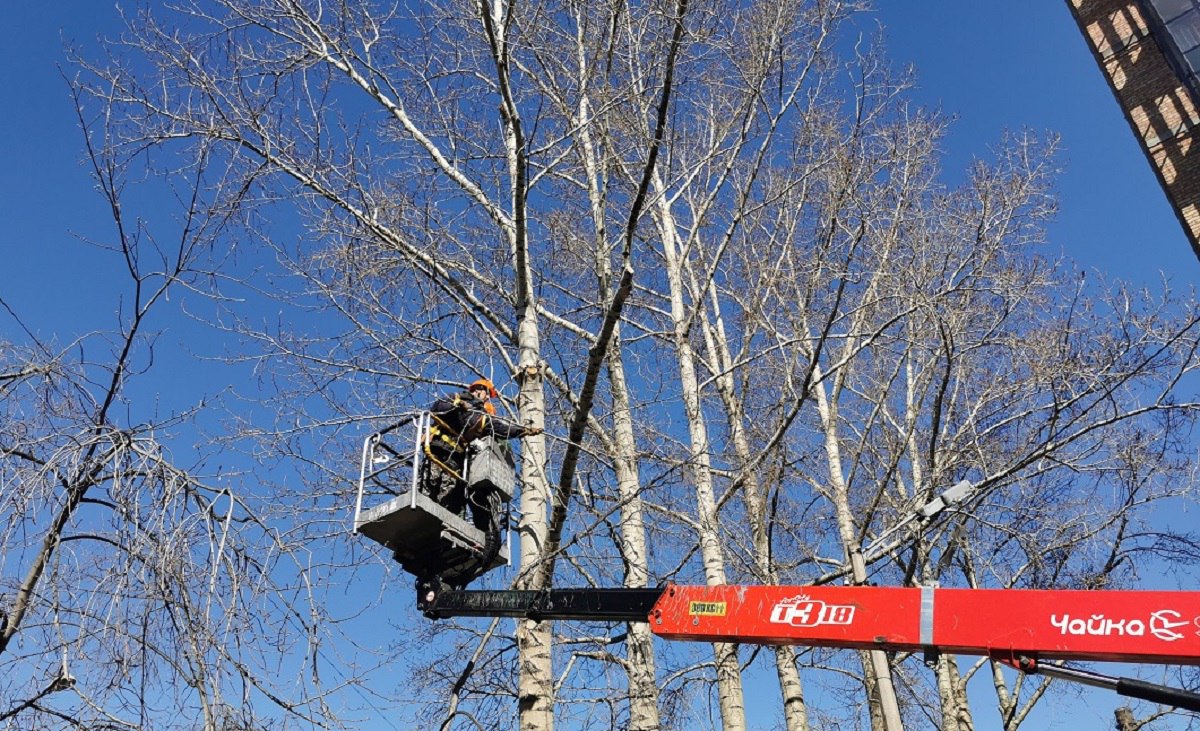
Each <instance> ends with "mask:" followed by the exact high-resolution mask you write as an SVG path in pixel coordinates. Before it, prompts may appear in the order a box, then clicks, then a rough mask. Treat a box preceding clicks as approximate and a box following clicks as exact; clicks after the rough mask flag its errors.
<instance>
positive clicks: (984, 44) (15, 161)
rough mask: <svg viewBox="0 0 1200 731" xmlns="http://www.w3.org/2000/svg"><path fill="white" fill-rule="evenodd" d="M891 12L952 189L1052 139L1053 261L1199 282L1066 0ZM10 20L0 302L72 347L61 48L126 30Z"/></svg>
mask: <svg viewBox="0 0 1200 731" xmlns="http://www.w3.org/2000/svg"><path fill="white" fill-rule="evenodd" d="M881 4H882V5H884V6H885V7H883V8H882V9H881V10H880V11H879V12H877V13H874V14H873V15H871V16H868V17H865V18H863V19H862V20H861V21H860V25H861V27H862V28H863V31H864V32H865V33H872V32H874V30H875V24H876V23H878V24H881V25H882V26H883V27H884V29H885V34H886V38H887V45H888V47H889V51H890V55H891V57H892V59H893V60H894V61H895V62H896V63H897V64H908V63H911V64H913V65H915V67H916V71H917V83H918V88H917V89H916V91H915V98H916V99H917V100H918V101H919V102H920V103H922V104H924V105H927V106H931V107H935V108H939V109H940V110H941V111H942V112H944V113H945V114H948V115H951V116H952V117H954V118H955V119H956V120H957V121H956V122H955V124H954V125H953V127H952V130H951V133H950V135H949V137H948V138H947V139H946V140H945V142H944V148H945V150H946V153H947V154H946V158H945V163H944V165H945V170H946V176H947V180H948V181H951V182H952V181H954V180H955V179H956V177H957V176H958V175H960V174H961V171H962V170H963V169H965V167H966V166H967V165H968V163H969V162H970V160H971V159H972V157H975V156H985V155H986V154H987V148H988V147H989V146H991V145H995V144H996V143H998V142H999V140H1000V138H1001V135H1002V133H1003V131H1004V130H1006V129H1008V130H1019V129H1022V128H1029V129H1032V130H1034V131H1036V132H1047V131H1054V132H1057V133H1058V134H1060V135H1061V136H1062V150H1063V152H1062V158H1061V162H1062V164H1063V167H1064V172H1063V174H1062V176H1061V177H1060V178H1059V182H1058V191H1059V214H1058V217H1057V220H1056V221H1055V222H1054V224H1053V225H1052V227H1051V228H1050V231H1049V243H1048V245H1047V247H1048V248H1047V253H1048V255H1050V256H1053V255H1054V254H1053V252H1058V251H1061V252H1062V253H1063V254H1065V255H1066V256H1067V257H1069V258H1071V259H1073V260H1075V261H1076V262H1077V264H1078V265H1079V266H1081V267H1084V268H1087V269H1092V270H1096V271H1098V272H1100V273H1103V274H1105V275H1107V276H1109V277H1113V278H1124V279H1128V280H1131V281H1133V282H1135V283H1153V282H1154V281H1155V280H1156V279H1157V278H1158V277H1159V276H1160V273H1161V274H1165V276H1167V277H1168V278H1169V279H1170V280H1171V281H1172V282H1173V283H1174V285H1175V286H1176V288H1178V289H1183V288H1187V287H1191V286H1192V285H1194V284H1195V283H1196V281H1197V279H1198V278H1200V262H1197V259H1196V257H1195V256H1194V254H1193V253H1192V250H1191V248H1190V246H1189V245H1188V242H1187V240H1186V238H1185V236H1184V234H1183V232H1182V231H1181V229H1180V227H1179V223H1178V221H1177V219H1176V218H1175V215H1174V214H1173V212H1172V211H1171V209H1170V207H1169V206H1168V204H1167V202H1166V198H1165V196H1164V195H1163V193H1162V191H1161V190H1160V189H1159V187H1158V183H1157V180H1156V178H1155V177H1154V175H1153V173H1152V171H1151V169H1150V167H1149V165H1148V163H1147V162H1146V159H1145V157H1144V156H1143V154H1142V152H1141V150H1140V149H1139V147H1138V145H1137V142H1136V140H1135V139H1134V137H1133V135H1132V133H1131V132H1130V130H1129V128H1128V125H1127V124H1126V122H1125V119H1124V117H1123V116H1122V114H1121V112H1120V109H1119V107H1118V106H1117V104H1116V101H1115V100H1114V99H1113V96H1112V93H1111V92H1110V91H1109V89H1108V86H1107V85H1106V83H1105V81H1104V79H1103V77H1102V75H1101V73H1100V71H1099V70H1098V69H1097V68H1096V65H1095V63H1094V61H1093V60H1092V57H1091V55H1090V53H1089V52H1088V50H1087V47H1086V45H1085V43H1084V41H1083V39H1082V38H1081V37H1080V35H1079V32H1078V30H1077V29H1076V27H1075V24H1074V22H1073V21H1072V19H1071V17H1070V14H1069V11H1068V10H1067V6H1066V3H1065V2H1063V0H1051V1H1050V2H1047V1H1046V0H1005V1H1004V2H946V1H945V0H890V2H886V1H885V2H881ZM0 23H2V24H3V27H5V28H7V29H9V33H8V34H7V36H8V37H7V39H6V42H5V44H3V45H0V60H2V62H3V68H4V69H5V71H4V73H3V75H0V93H2V94H3V98H4V99H5V100H6V101H7V102H8V103H7V104H6V113H5V114H4V115H0V132H2V135H3V136H2V139H3V140H4V144H3V146H2V147H0V213H2V215H3V221H4V226H3V227H2V228H0V253H2V254H3V259H2V261H3V262H4V264H3V268H2V269H0V298H2V299H3V300H4V301H5V302H7V303H8V304H9V305H10V306H11V307H13V308H14V309H15V310H16V311H17V312H18V313H20V314H21V316H22V318H23V319H24V321H25V322H26V324H27V325H29V326H30V327H31V328H32V329H33V330H35V331H36V332H37V333H38V334H39V335H40V336H42V337H50V336H53V337H56V338H57V339H58V340H59V341H60V342H62V341H66V340H69V339H71V338H72V337H74V336H76V335H79V334H81V333H83V332H86V331H89V330H92V329H96V328H102V327H109V326H111V325H112V324H113V323H114V316H115V315H114V305H113V297H112V293H111V290H110V289H109V288H106V281H108V277H109V276H110V275H111V274H112V273H114V272H115V270H114V269H113V267H114V265H115V264H116V262H115V261H114V260H113V258H112V257H110V256H108V255H105V254H103V253H102V252H99V251H96V250H94V249H90V248H88V247H86V246H81V245H80V243H79V240H78V238H77V236H79V235H82V236H84V237H87V236H103V235H106V234H107V233H108V227H109V226H110V225H111V224H110V220H109V219H108V215H107V212H106V210H105V209H104V206H103V203H102V201H101V199H100V198H99V197H98V196H97V195H96V194H95V193H94V192H93V191H92V189H91V183H90V181H89V179H88V176H87V170H86V168H85V167H84V166H83V165H82V164H81V162H80V161H81V158H82V152H81V136H80V132H79V129H78V122H77V120H76V119H75V116H74V111H73V107H72V103H71V99H70V95H69V93H68V89H67V85H66V83H65V82H64V81H63V79H62V77H61V75H60V68H59V67H60V66H62V67H64V68H65V64H66V59H65V55H64V52H63V43H64V41H66V42H72V41H74V42H78V43H80V44H83V45H85V46H91V47H92V48H94V47H95V46H94V40H95V38H96V36H97V35H112V34H115V33H116V32H117V29H118V27H119V23H118V20H117V14H116V10H115V6H114V5H113V4H112V3H111V2H105V1H103V0H57V1H52V2H48V3H32V2H8V3H3V4H0ZM68 73H69V71H68ZM0 323H3V324H0V336H4V337H17V336H16V334H15V333H14V332H13V331H12V329H11V328H12V327H13V323H12V321H11V320H10V319H9V318H8V317H7V316H6V315H3V314H2V313H0ZM171 327H172V328H174V329H173V330H168V332H167V334H166V335H165V336H164V338H163V340H162V341H161V350H162V352H163V357H164V358H168V359H169V358H171V357H178V358H183V359H187V356H186V355H181V354H183V353H185V352H186V351H184V350H183V347H184V346H185V341H186V340H187V339H188V338H189V337H190V336H191V335H192V334H194V333H195V332H196V331H195V325H194V323H186V322H183V323H173V324H172V325H171ZM176 346H178V347H176ZM172 353H175V355H174V356H173V355H172ZM1089 693H1095V694H1096V695H1090V694H1089V695H1087V696H1085V697H1086V698H1089V699H1091V698H1094V699H1095V700H1096V701H1098V702H1097V703H1095V708H1093V709H1089V710H1082V711H1081V709H1080V707H1079V706H1077V705H1076V704H1064V705H1061V706H1056V705H1052V704H1046V705H1045V707H1044V708H1043V710H1042V712H1041V717H1040V718H1039V721H1038V724H1034V725H1032V726H1031V727H1030V728H1074V727H1077V725H1076V723H1077V722H1078V720H1079V717H1078V716H1077V714H1079V713H1081V712H1082V713H1084V714H1088V715H1085V716H1084V717H1085V718H1086V722H1085V723H1083V724H1080V725H1089V726H1094V727H1108V726H1109V725H1111V708H1112V707H1115V706H1116V705H1119V702H1118V701H1117V699H1116V697H1115V696H1113V697H1109V696H1108V695H1107V694H1104V693H1103V692H1102V691H1091V692H1089ZM981 708H982V707H981ZM989 726H990V722H989V720H987V719H982V718H981V719H980V727H981V728H986V727H989Z"/></svg>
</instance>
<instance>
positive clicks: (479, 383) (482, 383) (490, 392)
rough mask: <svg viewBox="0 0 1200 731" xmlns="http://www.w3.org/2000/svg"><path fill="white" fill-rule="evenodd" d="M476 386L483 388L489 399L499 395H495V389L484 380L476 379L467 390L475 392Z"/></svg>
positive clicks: (490, 383)
mask: <svg viewBox="0 0 1200 731" xmlns="http://www.w3.org/2000/svg"><path fill="white" fill-rule="evenodd" d="M476 386H483V387H484V388H486V389H487V392H488V396H490V397H491V398H496V397H497V396H499V395H500V394H498V393H496V387H495V386H493V385H492V382H491V381H489V380H488V379H486V378H480V379H478V380H477V381H475V382H474V383H472V384H471V385H470V386H467V390H468V391H473V390H475V387H476Z"/></svg>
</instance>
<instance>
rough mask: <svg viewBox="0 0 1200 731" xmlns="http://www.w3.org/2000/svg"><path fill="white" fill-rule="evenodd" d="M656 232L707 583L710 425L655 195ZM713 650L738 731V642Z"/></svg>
mask: <svg viewBox="0 0 1200 731" xmlns="http://www.w3.org/2000/svg"><path fill="white" fill-rule="evenodd" d="M659 201H660V203H659V206H658V215H659V233H660V235H661V236H662V248H663V256H664V258H665V260H666V269H667V271H666V274H667V280H668V282H669V283H670V298H671V318H672V322H673V324H674V345H675V355H676V358H677V359H678V366H679V385H680V393H681V394H682V396H683V409H684V414H685V415H686V416H687V421H688V434H689V436H690V439H691V443H690V451H689V455H688V466H689V467H690V469H691V473H692V479H693V480H694V482H695V488H696V504H697V513H698V518H699V520H698V521H697V524H698V530H699V536H698V539H699V541H700V559H701V562H702V563H703V566H704V579H705V582H706V583H707V584H708V585H709V586H718V585H721V584H725V583H727V582H726V578H725V557H724V552H723V549H722V547H721V538H720V534H719V530H718V519H717V501H716V493H715V490H714V487H713V473H712V465H711V448H710V446H709V442H708V429H707V427H706V425H705V419H704V413H703V411H702V409H701V404H700V385H699V382H698V380H697V378H696V356H695V353H694V352H693V349H692V343H691V334H690V332H689V331H688V326H689V323H690V322H691V319H690V317H689V313H688V309H687V307H686V305H685V303H684V291H683V263H682V262H681V261H680V258H679V257H680V251H679V245H678V240H677V238H676V234H675V232H676V231H677V230H678V229H677V227H676V224H675V222H674V218H673V217H672V215H671V211H670V209H669V207H668V206H667V204H666V201H665V199H664V198H663V197H662V196H661V192H660V197H659ZM713 652H714V653H715V655H716V669H717V696H718V700H719V703H720V709H721V721H722V723H723V726H724V728H725V729H726V731H741V729H744V728H745V727H746V716H745V705H744V701H743V697H742V679H741V666H740V664H739V662H738V657H737V646H736V645H734V644H730V643H726V642H717V643H713Z"/></svg>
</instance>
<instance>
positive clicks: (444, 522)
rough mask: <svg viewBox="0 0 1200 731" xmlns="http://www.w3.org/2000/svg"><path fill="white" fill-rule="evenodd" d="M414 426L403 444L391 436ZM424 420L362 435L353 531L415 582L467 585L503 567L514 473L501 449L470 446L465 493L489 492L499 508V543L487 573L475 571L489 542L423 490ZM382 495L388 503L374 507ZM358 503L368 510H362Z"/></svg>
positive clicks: (492, 444) (479, 443)
mask: <svg viewBox="0 0 1200 731" xmlns="http://www.w3.org/2000/svg"><path fill="white" fill-rule="evenodd" d="M409 423H412V424H413V425H414V427H415V428H414V430H413V439H412V442H410V443H409V444H408V445H403V443H402V440H400V439H398V438H397V435H396V434H395V432H396V431H397V430H398V429H399V428H400V427H402V426H404V425H406V424H409ZM429 425H430V414H429V412H427V411H426V412H422V413H420V414H417V415H416V416H415V417H413V418H412V419H408V420H404V421H401V422H400V423H398V424H396V425H393V426H391V427H389V428H387V429H384V430H382V431H379V432H376V433H374V434H372V435H370V436H368V437H367V438H366V439H365V440H364V441H363V448H362V461H361V465H360V470H359V480H358V497H357V499H356V501H355V505H354V528H353V532H354V533H356V534H361V535H364V536H366V537H367V538H370V539H371V540H373V541H375V542H376V543H378V544H380V545H381V546H383V547H384V548H387V549H388V550H390V551H391V552H392V555H393V557H394V558H395V559H396V561H398V562H399V563H400V565H401V566H403V567H404V570H405V571H408V572H409V573H411V574H413V575H414V576H416V577H417V578H418V579H423V578H429V577H431V576H439V577H441V579H442V580H443V581H445V582H446V583H447V584H451V585H456V584H466V583H467V582H469V581H470V580H472V579H473V578H475V577H476V576H478V575H480V574H482V573H485V572H487V571H491V570H492V569H495V568H499V567H500V566H506V565H508V564H509V562H510V559H509V557H510V556H511V549H512V545H511V544H512V539H511V535H510V534H509V531H508V530H507V526H508V525H509V519H510V503H511V500H512V494H513V486H514V483H515V470H516V468H515V466H514V464H513V460H512V456H511V453H510V452H509V451H508V449H507V445H506V444H503V443H499V442H496V441H495V440H492V439H490V438H487V439H477V440H475V441H474V442H473V443H472V445H471V447H470V449H469V452H468V458H467V462H466V469H465V473H466V474H465V478H466V482H467V490H468V494H471V492H472V491H474V490H494V491H495V493H497V494H498V495H499V497H500V499H501V501H502V503H503V508H502V515H501V516H500V526H501V532H502V534H503V542H502V544H501V545H500V547H499V550H498V551H497V552H496V553H495V555H494V556H493V557H492V558H491V560H490V561H489V562H488V564H487V565H486V566H480V565H479V563H480V560H481V559H482V558H483V557H484V554H485V545H486V543H487V536H486V535H485V533H484V531H482V530H480V529H479V528H476V527H475V525H474V523H472V522H471V520H469V519H468V518H467V517H466V516H462V515H456V514H455V513H452V512H451V511H449V510H447V509H446V508H444V507H442V506H441V505H440V504H438V503H437V502H436V501H435V500H434V499H433V498H431V497H430V496H429V495H427V494H426V493H425V492H424V491H423V490H422V489H421V488H422V475H423V474H424V472H423V471H424V470H428V469H440V468H439V467H437V466H436V465H433V464H427V460H426V457H425V453H424V449H423V445H424V444H425V441H426V439H427V438H428V436H429ZM381 496H391V497H388V498H387V499H385V500H383V502H374V501H375V500H378V499H379V498H380V497H381ZM364 502H366V503H374V504H370V505H368V506H366V507H364Z"/></svg>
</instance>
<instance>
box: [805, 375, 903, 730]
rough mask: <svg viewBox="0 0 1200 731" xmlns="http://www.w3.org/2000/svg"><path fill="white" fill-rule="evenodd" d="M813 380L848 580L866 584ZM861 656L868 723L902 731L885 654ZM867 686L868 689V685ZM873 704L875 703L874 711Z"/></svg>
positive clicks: (821, 391)
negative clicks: (868, 697) (847, 563)
mask: <svg viewBox="0 0 1200 731" xmlns="http://www.w3.org/2000/svg"><path fill="white" fill-rule="evenodd" d="M817 378H818V382H817V384H816V385H815V386H814V388H815V390H816V396H817V409H818V411H819V413H820V415H821V427H822V429H824V432H825V456H826V459H827V460H828V465H829V472H828V476H829V481H830V488H831V490H832V496H833V502H834V508H835V510H836V515H837V526H838V534H839V535H840V536H841V540H842V543H843V545H844V546H845V547H846V550H847V553H848V555H849V559H850V572H851V573H850V575H851V578H852V579H853V580H854V583H855V584H865V583H866V582H867V565H866V562H865V561H864V560H863V555H862V547H861V545H860V544H859V538H858V527H857V526H856V525H855V524H854V516H853V515H852V514H851V511H850V490H849V486H848V485H847V484H846V478H845V473H844V472H843V469H842V456H841V447H840V444H839V439H840V437H839V435H838V427H837V423H838V422H837V406H836V404H835V403H834V402H833V401H832V400H831V399H830V398H829V396H828V395H827V392H826V385H825V384H824V383H821V382H820V373H818V374H817ZM862 654H863V655H864V656H865V657H866V658H867V663H866V666H865V668H864V670H867V674H866V676H865V677H866V678H867V679H868V680H867V682H868V683H870V684H873V686H874V693H873V694H872V714H871V717H872V722H873V723H874V724H877V725H876V728H882V729H886V730H887V731H903V728H904V725H903V723H902V721H901V719H900V705H899V703H898V701H897V699H896V689H895V686H894V685H893V683H892V669H891V665H890V663H889V662H888V658H887V653H885V652H883V651H882V650H870V651H867V652H865V653H862ZM868 687H869V688H870V686H868ZM875 704H878V710H877V711H876V709H875ZM877 714H878V715H877Z"/></svg>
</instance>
